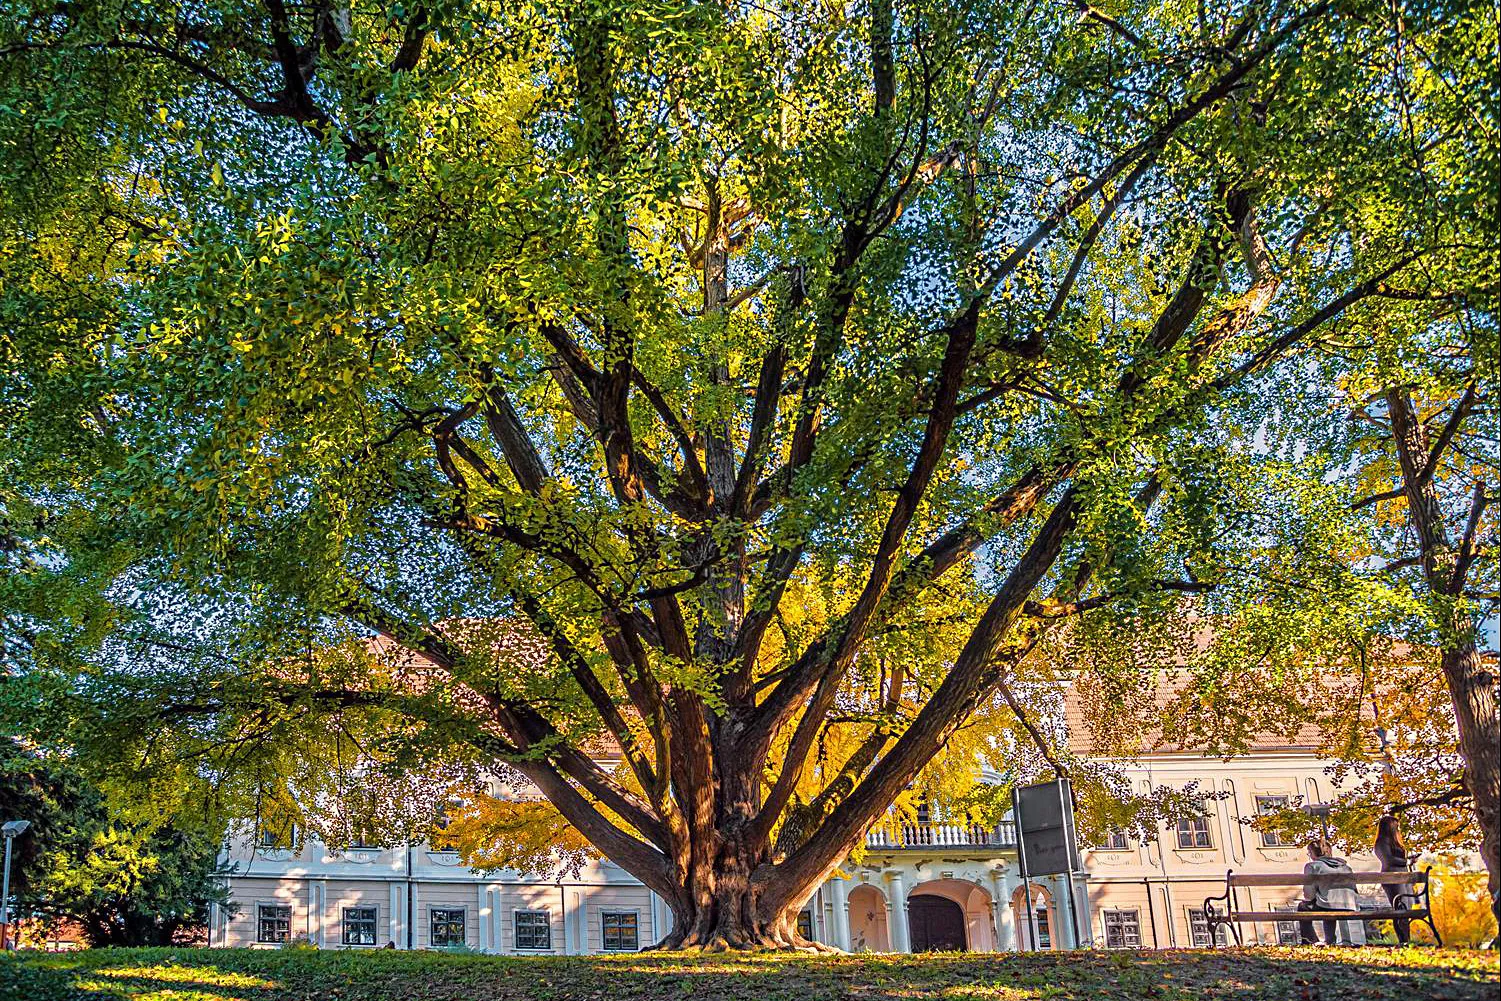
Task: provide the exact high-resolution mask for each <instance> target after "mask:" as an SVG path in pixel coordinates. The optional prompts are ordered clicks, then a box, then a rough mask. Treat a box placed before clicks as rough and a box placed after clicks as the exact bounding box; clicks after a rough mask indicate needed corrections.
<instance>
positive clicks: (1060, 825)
mask: <svg viewBox="0 0 1501 1001" xmlns="http://www.w3.org/2000/svg"><path fill="white" fill-rule="evenodd" d="M1011 808H1012V810H1011V812H1012V816H1013V817H1014V818H1015V819H1016V842H1017V848H1018V850H1019V851H1020V853H1021V863H1022V871H1023V872H1025V873H1026V874H1027V875H1029V876H1050V875H1053V874H1055V873H1062V872H1076V871H1078V870H1079V869H1080V868H1081V866H1080V865H1079V848H1078V844H1077V841H1076V839H1075V837H1074V794H1073V790H1072V789H1071V788H1070V786H1069V782H1068V779H1058V780H1056V781H1053V782H1044V783H1042V784H1041V785H1035V786H1021V787H1020V788H1018V789H1015V790H1013V791H1012V793H1011Z"/></svg>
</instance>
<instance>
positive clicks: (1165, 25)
mask: <svg viewBox="0 0 1501 1001" xmlns="http://www.w3.org/2000/svg"><path fill="white" fill-rule="evenodd" d="M1409 7H1410V8H1411V9H1409ZM1486 16H1487V14H1486V12H1485V11H1482V10H1479V9H1478V8H1476V7H1475V6H1474V5H1471V4H1465V3H1458V4H1444V3H1438V4H1427V5H1406V4H1401V3H1397V4H1393V3H1390V2H1388V0H1381V2H1368V0H1337V2H1314V0H1261V2H1231V3H1227V4H1217V5H1204V4H1191V3H1177V2H1156V3H1142V4H1127V3H1123V2H1109V3H1100V4H1098V5H1095V4H1091V3H1086V2H1084V0H1074V2H1063V0H1048V2H1027V3H1020V2H992V0H974V2H965V3H929V2H926V0H919V2H915V3H909V2H905V0H904V2H901V3H895V2H892V0H870V2H869V3H867V2H864V0H857V2H852V3H833V2H829V0H816V2H807V3H804V2H801V0H769V2H766V3H745V4H739V3H726V4H716V3H697V2H685V0H575V2H572V3H567V4H556V5H554V4H550V3H547V2H536V3H522V2H511V0H434V2H422V0H414V2H410V3H406V4H403V3H396V2H391V3H386V2H373V3H364V4H356V3H348V2H345V0H312V2H297V3H293V2H290V0H263V2H256V0H168V2H153V3H138V2H132V0H77V2H70V3H67V4H55V3H50V2H48V3H41V2H37V3H30V2H28V0H18V2H15V3H12V4H10V5H8V6H7V8H6V12H5V14H4V21H3V23H0V162H3V167H0V217H3V219H4V227H3V232H0V269H3V271H0V275H3V283H4V287H3V290H0V412H3V414H4V420H5V423H6V431H7V435H6V443H5V445H4V446H3V451H0V470H3V483H0V504H3V514H4V519H5V525H4V540H5V553H6V556H5V558H6V561H7V567H8V569H9V570H11V571H12V573H11V574H9V575H8V581H7V583H6V585H5V591H4V595H3V596H4V601H5V609H6V619H5V634H4V642H5V644H6V654H7V659H8V661H9V662H10V665H11V666H9V667H8V668H7V670H8V672H10V675H11V677H10V683H9V686H8V687H9V691H10V692H11V693H13V694H12V695H10V696H8V698H9V702H10V708H11V709H12V710H13V711H15V709H16V707H17V706H21V705H27V706H31V707H32V708H31V709H30V710H28V711H35V712H37V713H40V714H42V715H45V714H46V713H48V712H54V711H61V710H59V707H64V706H73V707H75V708H76V707H77V706H78V705H81V702H80V701H79V700H86V699H92V700H93V701H94V703H95V704H96V705H97V704H103V706H104V708H105V709H108V710H110V711H112V712H114V713H115V714H116V719H115V722H114V723H113V724H110V725H109V726H108V727H106V728H105V729H107V731H108V732H107V734H105V736H108V737H109V738H111V739H113V740H115V741H117V742H119V743H121V744H124V745H128V747H129V748H130V751H129V753H125V752H123V751H122V753H121V754H120V760H121V761H122V762H147V763H150V762H152V761H155V762H156V764H157V765H159V766H160V767H163V768H171V767H176V768H179V769H184V770H185V772H184V774H194V775H199V776H201V775H202V774H204V772H203V771H202V769H203V768H207V767H209V766H207V765H193V764H191V763H190V759H191V758H192V755H190V754H188V753H187V751H188V750H190V749H191V748H193V747H198V748H200V749H201V748H202V746H203V745H204V744H205V743H208V742H216V743H217V746H219V747H220V748H221V749H227V750H226V751H224V753H222V754H220V755H219V756H218V757H216V758H214V759H213V761H214V764H213V766H212V767H213V768H215V769H223V770H224V774H226V775H227V774H228V773H229V772H231V771H233V770H234V768H235V767H236V766H237V764H241V763H243V762H244V761H247V760H249V759H250V755H249V751H248V749H247V748H248V745H249V744H250V742H251V737H252V736H254V735H255V734H257V733H259V732H261V728H262V727H264V726H266V725H269V724H268V721H270V720H272V719H276V720H279V721H280V723H279V724H278V725H281V724H283V723H284V724H287V725H290V723H289V722H288V721H291V722H298V723H306V722H308V721H309V720H313V719H316V718H321V717H325V716H328V715H330V714H342V715H341V718H346V719H352V718H354V715H357V714H361V713H363V714H365V715H363V716H362V717H360V718H361V719H363V720H365V721H366V722H365V723H361V724H359V726H367V725H368V726H374V725H375V724H373V723H370V722H369V721H370V720H376V719H378V720H381V721H384V722H383V723H382V725H383V726H385V727H386V731H387V733H388V735H389V733H391V732H396V731H400V733H401V734H403V735H404V736H403V741H404V743H403V745H402V746H404V747H405V748H407V749H408V750H409V751H411V752H412V753H419V752H420V750H421V748H422V747H423V746H427V747H436V746H439V745H444V746H449V745H451V746H462V747H466V748H468V749H469V750H470V751H471V752H472V754H473V755H474V756H476V757H477V758H478V759H480V760H483V761H490V762H494V763H496V764H497V765H499V764H501V763H504V764H505V765H506V767H508V768H514V769H515V770H517V771H519V772H520V773H522V774H523V775H524V776H525V777H526V778H527V779H528V780H529V781H530V782H531V783H533V784H534V785H535V787H536V788H537V789H539V790H540V792H541V793H542V794H543V795H544V796H545V797H546V798H547V800H548V801H549V802H550V803H551V805H552V807H553V808H555V809H556V811H557V812H558V813H559V814H561V817H562V818H564V819H565V820H566V822H567V824H568V825H569V826H570V827H571V828H572V830H573V831H575V832H576V833H577V834H578V835H579V836H581V838H582V839H584V840H585V841H586V842H587V843H588V844H589V845H592V846H593V848H594V849H597V850H598V851H599V852H602V853H603V854H605V855H607V856H608V857H609V858H610V859H612V860H613V861H614V862H616V863H618V864H619V865H620V866H622V867H623V868H624V869H626V870H627V871H629V872H630V873H632V874H633V875H634V876H636V877H637V878H639V879H640V880H641V881H642V882H643V883H645V884H646V885H647V886H648V887H650V888H651V889H652V890H653V891H655V892H656V893H658V894H659V895H660V896H661V897H662V898H663V899H664V900H665V901H666V903H667V905H668V907H669V908H670V909H671V911H672V914H673V917H674V926H673V929H672V931H671V933H670V935H669V936H668V937H667V939H666V943H665V944H666V945H668V946H672V947H726V946H728V947H754V946H782V947H786V946H797V945H803V944H805V943H804V942H803V941H802V939H801V937H800V936H799V935H798V934H797V932H796V930H795V922H794V921H793V918H794V916H795V914H796V908H798V907H800V906H801V905H802V903H803V902H804V901H805V900H806V899H807V897H808V895H809V894H810V893H811V892H812V891H813V889H814V888H815V887H816V886H817V885H818V884H819V883H820V882H821V881H823V880H824V879H826V878H827V877H828V876H829V875H830V873H831V872H833V871H834V869H835V868H836V867H837V866H838V865H840V864H841V862H842V861H843V860H844V859H845V858H846V856H847V855H848V854H849V853H850V851H851V850H852V849H855V848H856V847H857V846H859V845H860V844H861V843H862V840H863V838H864V837H865V835H866V833H867V832H868V831H869V830H870V829H871V828H872V827H873V826H874V825H876V824H878V823H880V822H882V818H883V817H884V816H885V814H886V811H887V810H888V808H889V807H890V805H891V804H892V803H893V802H894V801H897V800H898V799H899V798H900V797H902V796H903V795H904V794H906V793H907V791H908V790H909V788H911V787H912V786H913V784H914V782H916V781H918V780H919V779H920V777H921V776H922V775H923V774H924V769H925V768H929V767H930V763H931V762H933V761H934V760H935V759H939V760H941V759H942V752H943V750H944V749H945V748H946V747H947V748H955V747H963V748H966V750H965V751H964V754H963V755H961V756H960V757H962V758H963V759H964V760H963V761H960V762H958V764H959V765H963V766H967V764H968V763H970V762H972V761H973V760H974V759H975V758H976V757H983V755H984V753H985V751H984V746H982V745H985V742H984V741H977V740H969V743H967V744H966V742H965V741H966V739H968V738H969V737H971V736H973V731H971V730H969V729H966V728H965V727H966V723H967V721H973V720H974V719H976V718H981V719H987V718H1001V719H1006V720H1010V721H1012V722H1013V723H1014V724H1015V725H1016V732H1017V733H1019V734H1022V735H1023V736H1025V735H1029V734H1030V735H1037V736H1039V738H1040V736H1041V734H1040V730H1041V729H1042V728H1044V727H1045V721H1043V720H1041V719H1033V718H1030V714H1032V713H1034V712H1035V711H1036V704H1035V697H1036V696H1037V690H1038V689H1037V686H1035V685H1030V683H1029V682H1028V681H1027V676H1026V674H1025V671H1026V667H1025V663H1026V658H1027V656H1028V654H1029V652H1031V651H1032V650H1033V649H1034V648H1035V647H1036V646H1037V645H1038V644H1039V643H1040V642H1043V641H1044V639H1045V638H1046V637H1047V635H1048V634H1049V632H1050V630H1052V629H1054V628H1055V627H1056V626H1057V625H1058V624H1059V623H1064V622H1076V621H1081V618H1080V617H1086V616H1090V615H1093V614H1095V613H1101V612H1104V613H1108V614H1117V612H1113V611H1112V610H1118V609H1119V608H1120V607H1123V606H1124V607H1126V608H1129V609H1131V610H1132V614H1137V613H1139V614H1141V615H1144V616H1145V615H1149V614H1153V610H1154V609H1155V610H1157V611H1158V612H1160V613H1162V614H1167V611H1168V610H1173V609H1182V608H1183V607H1185V605H1184V603H1185V601H1188V600H1190V599H1191V600H1194V601H1198V602H1212V601H1214V600H1217V599H1216V598H1215V592H1217V591H1224V592H1225V593H1236V594H1240V595H1241V596H1242V598H1245V599H1254V597H1255V595H1256V593H1257V591H1256V589H1257V588H1258V587H1260V586H1262V585H1261V584H1260V583H1258V581H1261V580H1263V576H1262V575H1263V574H1271V575H1274V576H1278V575H1280V576H1279V579H1283V580H1285V579H1286V578H1287V577H1288V576H1289V575H1295V574H1296V573H1297V570H1298V568H1297V565H1296V564H1297V563H1298V561H1297V560H1293V561H1291V563H1287V561H1286V560H1285V557H1286V553H1287V552H1288V550H1287V548H1286V546H1287V544H1288V540H1289V539H1294V540H1295V541H1296V540H1297V539H1299V538H1301V539H1303V540H1304V545H1305V550H1304V552H1303V554H1302V555H1303V556H1304V557H1306V562H1307V563H1308V564H1310V565H1312V564H1319V565H1322V564H1321V563H1320V561H1325V560H1327V561H1333V562H1337V561H1338V560H1339V559H1340V558H1343V556H1344V555H1346V554H1344V553H1339V552H1336V551H1334V550H1335V549H1336V548H1337V547H1335V546H1333V543H1330V544H1329V547H1330V548H1328V551H1327V552H1326V551H1323V550H1321V549H1320V546H1323V545H1324V544H1325V541H1327V540H1325V537H1324V536H1322V535H1320V534H1319V531H1318V528H1317V526H1318V522H1319V517H1318V511H1317V506H1318V504H1319V503H1320V501H1319V498H1320V497H1322V496H1323V495H1322V494H1320V493H1319V489H1318V488H1320V487H1321V486H1324V485H1327V483H1328V482H1329V478H1330V477H1337V476H1338V475H1339V473H1340V470H1339V469H1337V468H1317V469H1316V468H1311V467H1310V465H1309V464H1308V463H1306V462H1302V461H1300V458H1299V454H1298V449H1297V448H1295V447H1291V448H1282V447H1281V446H1280V445H1275V444H1274V442H1286V441H1287V440H1289V439H1290V438H1294V437H1296V435H1295V434H1293V433H1292V432H1294V431H1296V429H1298V428H1300V427H1302V426H1304V425H1303V424H1302V422H1303V421H1304V420H1305V418H1306V416H1307V415H1308V414H1311V413H1313V414H1322V413H1325V412H1326V409H1327V407H1326V405H1327V396H1328V391H1329V390H1330V388H1331V387H1332V386H1333V385H1335V384H1336V383H1337V382H1338V381H1339V379H1340V371H1341V368H1340V366H1341V365H1342V364H1346V362H1344V361H1341V359H1342V358H1346V359H1347V361H1348V364H1349V365H1350V366H1356V365H1358V364H1360V363H1361V361H1362V359H1360V358H1358V357H1349V356H1350V355H1351V354H1352V353H1353V354H1355V355H1358V354H1359V351H1360V349H1359V347H1358V345H1357V346H1354V347H1352V346H1351V345H1350V344H1349V343H1348V342H1346V341H1343V340H1340V338H1339V337H1338V336H1337V335H1338V331H1339V330H1341V329H1343V327H1342V324H1348V323H1350V322H1353V321H1354V320H1356V319H1359V320H1360V321H1361V322H1363V323H1365V324H1367V325H1369V324H1371V323H1378V322H1379V318H1380V315H1381V311H1382V310H1383V309H1386V308H1388V305H1389V304H1390V303H1391V302H1394V301H1397V302H1410V301H1412V300H1413V298H1414V297H1438V296H1445V297H1449V299H1450V300H1452V301H1453V302H1455V303H1457V304H1459V306H1460V307H1462V308H1464V309H1467V310H1469V311H1470V314H1469V315H1472V316H1473V317H1474V320H1473V322H1471V323H1470V324H1469V326H1467V327H1466V328H1465V329H1466V330H1467V331H1468V332H1469V335H1470V336H1472V337H1473V338H1476V339H1478V340H1477V343H1486V339H1487V338H1489V339H1490V340H1489V343H1491V344H1492V345H1493V344H1494V331H1495V324H1494V312H1493V311H1488V310H1490V309H1491V306H1492V305H1493V298H1494V293H1495V287H1496V286H1495V282H1496V268H1495V257H1494V253H1493V252H1492V251H1491V250H1490V248H1489V245H1488V244H1489V237H1488V236H1487V235H1486V232H1485V231H1486V229H1487V227H1493V225H1494V223H1495V213H1494V197H1493V196H1494V189H1493V187H1491V186H1488V185H1492V182H1489V181H1486V180H1484V176H1485V172H1486V171H1487V170H1489V171H1491V172H1494V168H1495V165H1496V157H1495V142H1496V134H1495V117H1494V114H1493V113H1492V112H1493V111H1494V99H1493V97H1487V96H1486V95H1487V93H1488V90H1489V83H1488V81H1487V79H1486V73H1485V69H1484V67H1483V66H1481V65H1480V63H1479V60H1480V56H1479V53H1480V52H1481V51H1490V49H1487V48H1486V47H1487V46H1490V48H1491V49H1493V48H1494V44H1495V25H1494V23H1493V22H1490V23H1488V22H1486ZM1472 43H1474V44H1472ZM1456 95H1461V96H1463V95H1470V96H1473V98H1474V101H1473V102H1469V101H1467V100H1465V99H1460V98H1456ZM1487 101H1489V102H1490V103H1489V104H1487V103H1486V102H1487ZM1435 165H1443V167H1444V169H1436V167H1435ZM1489 236H1494V232H1491V233H1490V234H1489ZM1341 352H1344V354H1341ZM1315 353H1317V354H1315ZM1315 357H1316V358H1318V359H1319V360H1320V361H1321V364H1313V363H1311V362H1310V359H1312V358H1315ZM1310 426H1311V425H1310ZM1310 526H1312V527H1310ZM1300 532H1303V533H1304V535H1301V536H1300V535H1299V534H1298V533H1300ZM1279 533H1280V534H1279ZM1289 533H1291V534H1289ZM1321 540H1324V541H1321ZM1194 607H1199V608H1201V609H1202V608H1203V607H1205V606H1203V605H1199V606H1194ZM371 637H374V638H375V639H371ZM101 638H105V639H106V640H107V641H106V642H104V643H103V645H102V646H100V647H98V649H102V650H106V651H108V653H109V656H108V658H107V661H108V665H109V668H108V670H106V669H105V667H103V666H101V665H102V664H104V663H105V660H104V659H101V658H99V657H95V656H93V655H92V654H87V653H85V652H84V651H87V650H89V649H93V647H91V646H90V644H91V643H93V642H94V641H96V640H99V639H101ZM362 638H363V639H362ZM381 638H383V639H381ZM351 639H362V642H361V643H358V644H354V645H353V646H351V645H350V644H349V643H345V644H344V646H342V647H340V646H339V643H340V641H342V640H351ZM383 644H385V645H383ZM394 646H399V647H401V648H404V649H406V650H410V651H415V652H417V653H418V654H420V655H421V659H420V661H411V660H405V661H402V660H400V659H399V658H398V659H397V660H396V661H393V660H392V659H391V658H386V659H385V660H384V661H381V658H379V657H376V658H374V659H371V658H364V659H362V657H361V656H355V655H354V654H350V655H349V656H343V657H339V656H318V655H313V653H312V651H315V650H329V649H336V650H337V649H343V650H346V651H349V650H355V651H360V650H363V651H366V652H367V653H368V652H369V651H372V650H375V651H377V652H379V651H381V650H389V649H392V648H393V647H394ZM376 661H380V663H376ZM414 664H417V665H419V666H416V667H414V666H413V665H414ZM23 682H24V684H23ZM28 700H29V701H28ZM132 706H144V707H145V711H140V712H137V713H136V715H135V716H133V717H132V716H130V715H129V714H128V712H127V710H128V709H129V708H130V707H132ZM79 712H81V710H79ZM121 714H124V715H123V716H122V715H121ZM278 714H279V715H278ZM121 718H124V719H133V720H135V722H134V723H131V724H129V725H126V724H122V723H121V722H120V719H121ZM350 726H355V724H350ZM362 732H363V731H362ZM93 736H94V737H100V736H101V732H100V731H98V730H96V731H95V732H94V734H93ZM209 738H213V741H210V740H209ZM80 739H82V738H80ZM195 742H196V743H195ZM388 746H390V745H388ZM987 746H993V745H987ZM369 747H372V748H373V747H374V744H370V745H369ZM601 747H607V748H609V749H610V751H609V754H610V755H616V756H618V758H619V760H620V761H621V762H622V767H621V768H620V769H618V770H615V771H610V770H607V769H604V768H602V767H600V766H599V765H598V764H597V761H598V760H599V759H600V757H601V755H600V753H599V749H600V748H601ZM285 750H286V748H285V746H284V747H283V748H282V751H283V753H285ZM179 752H181V753H179ZM242 755H243V758H242V757H241V756H242ZM256 760H257V762H258V764H257V767H263V766H266V764H267V759H265V758H260V759H256ZM195 769H197V770H196V771H195ZM1490 816H1491V820H1490V823H1492V824H1494V823H1495V814H1494V813H1492V814H1491V815H1490ZM1490 843H1491V844H1494V843H1495V841H1494V838H1492V839H1491V842H1490ZM1491 861H1492V863H1494V859H1492V860H1491Z"/></svg>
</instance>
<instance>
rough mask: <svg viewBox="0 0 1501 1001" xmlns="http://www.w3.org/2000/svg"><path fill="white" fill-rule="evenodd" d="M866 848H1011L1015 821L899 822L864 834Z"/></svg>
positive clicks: (1014, 837)
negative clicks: (986, 824) (988, 823)
mask: <svg viewBox="0 0 1501 1001" xmlns="http://www.w3.org/2000/svg"><path fill="white" fill-rule="evenodd" d="M865 847H866V848H878V849H882V850H891V849H922V848H1015V847H1016V825H1015V824H1013V823H1011V822H1010V821H1003V822H1002V823H1000V824H998V825H996V826H995V827H984V826H982V825H980V824H934V823H916V824H902V825H901V827H899V828H898V829H896V830H889V829H888V830H880V829H878V830H874V831H871V832H870V833H869V834H867V835H866V836H865Z"/></svg>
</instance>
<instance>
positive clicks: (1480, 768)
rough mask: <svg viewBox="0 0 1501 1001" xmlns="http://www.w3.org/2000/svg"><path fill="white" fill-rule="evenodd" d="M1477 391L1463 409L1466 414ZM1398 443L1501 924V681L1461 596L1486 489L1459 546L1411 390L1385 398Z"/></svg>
mask: <svg viewBox="0 0 1501 1001" xmlns="http://www.w3.org/2000/svg"><path fill="white" fill-rule="evenodd" d="M1472 393H1473V391H1471V392H1467V393H1466V395H1465V398H1464V399H1462V400H1461V401H1460V403H1459V404H1458V406H1459V408H1460V413H1459V414H1457V418H1459V419H1462V418H1463V411H1464V409H1466V407H1467V403H1468V401H1469V400H1470V399H1471V398H1472ZM1386 403H1387V410H1388V412H1389V414H1390V416H1391V422H1392V438H1393V440H1394V441H1395V442H1396V445H1397V453H1398V458H1399V459H1400V462H1401V466H1402V491H1403V494H1404V496H1405V498H1406V500H1407V511H1408V520H1409V522H1410V523H1411V525H1412V529H1413V534H1414V535H1415V536H1416V538H1417V543H1418V550H1419V553H1418V555H1419V556H1420V557H1421V559H1422V565H1423V576H1424V579H1425V581H1426V583H1427V585H1428V589H1429V593H1430V597H1431V599H1432V601H1433V605H1434V610H1435V613H1436V618H1437V620H1438V626H1439V631H1440V647H1439V652H1440V665H1441V667H1442V669H1443V674H1444V681H1445V683H1446V685H1447V686H1448V690H1449V698H1450V700H1451V701H1452V703H1453V705H1454V722H1455V725H1456V726H1457V728H1458V730H1459V748H1460V753H1461V754H1462V755H1463V756H1464V761H1465V770H1464V775H1465V786H1466V787H1467V788H1468V789H1469V791H1470V795H1471V796H1472V797H1473V799H1474V803H1475V819H1476V821H1477V822H1478V823H1479V825H1480V832H1481V846H1480V854H1481V857H1482V858H1483V859H1484V860H1485V867H1486V870H1487V872H1488V874H1489V880H1488V883H1489V889H1490V894H1491V910H1492V911H1493V912H1494V913H1495V914H1496V918H1497V921H1498V922H1501V718H1498V715H1497V687H1498V679H1497V677H1496V675H1495V674H1493V673H1491V670H1490V668H1489V667H1488V665H1487V664H1486V663H1485V661H1484V659H1483V658H1482V657H1481V656H1480V651H1479V648H1478V639H1479V626H1480V623H1479V621H1478V618H1477V616H1476V615H1475V614H1474V613H1472V612H1471V611H1469V610H1467V609H1466V607H1465V605H1464V603H1463V602H1462V600H1461V597H1462V595H1463V592H1464V586H1465V580H1466V574H1467V572H1468V570H1469V567H1470V561H1471V559H1472V558H1473V550H1472V549H1471V545H1470V544H1471V533H1472V532H1473V530H1474V525H1475V522H1476V520H1477V519H1478V517H1479V509H1480V507H1481V506H1482V505H1483V504H1484V503H1485V487H1484V484H1478V485H1477V487H1476V491H1475V499H1474V501H1473V502H1472V505H1471V516H1470V518H1469V523H1468V526H1467V530H1466V531H1465V532H1464V534H1463V537H1462V538H1463V540H1464V541H1462V542H1461V543H1460V544H1459V545H1455V544H1454V542H1453V541H1452V539H1453V536H1452V535H1451V534H1450V532H1449V530H1448V528H1447V525H1446V522H1445V516H1444V509H1443V505H1442V503H1441V501H1440V498H1439V491H1438V488H1437V486H1436V485H1435V484H1434V472H1435V469H1434V466H1435V464H1436V463H1437V462H1438V461H1439V459H1440V458H1441V455H1440V454H1438V453H1439V452H1440V451H1441V449H1442V445H1443V439H1442V438H1441V439H1440V443H1439V448H1433V447H1431V446H1430V443H1429V440H1428V435H1427V433H1426V431H1425V430H1424V428H1423V425H1422V424H1421V422H1419V420H1418V419H1417V415H1416V413H1415V411H1414V408H1413V405H1412V400H1411V399H1410V398H1409V396H1408V394H1407V391H1406V390H1405V389H1392V390H1388V391H1387V393H1386Z"/></svg>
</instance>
